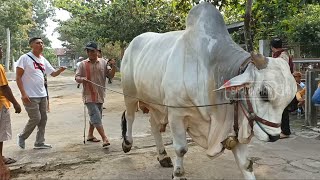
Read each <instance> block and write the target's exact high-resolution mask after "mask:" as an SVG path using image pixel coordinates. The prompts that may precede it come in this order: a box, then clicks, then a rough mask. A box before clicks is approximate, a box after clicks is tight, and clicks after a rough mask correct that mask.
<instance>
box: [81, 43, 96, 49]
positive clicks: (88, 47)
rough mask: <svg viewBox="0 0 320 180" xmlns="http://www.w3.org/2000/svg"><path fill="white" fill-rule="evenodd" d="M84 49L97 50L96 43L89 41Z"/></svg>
mask: <svg viewBox="0 0 320 180" xmlns="http://www.w3.org/2000/svg"><path fill="white" fill-rule="evenodd" d="M84 49H90V50H98V45H97V43H95V42H89V43H88V44H87V45H86V47H85V48H84Z"/></svg>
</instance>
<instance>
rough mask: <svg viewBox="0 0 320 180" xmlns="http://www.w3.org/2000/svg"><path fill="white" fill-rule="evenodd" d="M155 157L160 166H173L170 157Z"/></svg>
mask: <svg viewBox="0 0 320 180" xmlns="http://www.w3.org/2000/svg"><path fill="white" fill-rule="evenodd" d="M157 159H158V161H159V163H160V165H161V166H162V167H173V164H172V161H171V158H170V157H165V158H163V159H162V160H159V158H157Z"/></svg>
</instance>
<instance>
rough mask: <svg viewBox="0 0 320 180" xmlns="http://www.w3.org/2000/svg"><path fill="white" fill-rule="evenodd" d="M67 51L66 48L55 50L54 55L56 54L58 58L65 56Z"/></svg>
mask: <svg viewBox="0 0 320 180" xmlns="http://www.w3.org/2000/svg"><path fill="white" fill-rule="evenodd" d="M66 51H67V49H66V48H54V53H55V54H56V56H65V55H66Z"/></svg>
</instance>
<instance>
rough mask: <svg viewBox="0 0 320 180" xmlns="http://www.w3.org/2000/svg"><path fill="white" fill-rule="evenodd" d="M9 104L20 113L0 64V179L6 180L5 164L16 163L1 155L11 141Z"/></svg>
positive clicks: (0, 53)
mask: <svg viewBox="0 0 320 180" xmlns="http://www.w3.org/2000/svg"><path fill="white" fill-rule="evenodd" d="M2 54H3V52H2V46H1V45H0V59H1V58H2ZM10 102H11V103H12V104H13V107H14V109H15V113H20V112H21V106H20V104H19V103H18V102H17V100H16V99H15V97H14V96H13V94H12V91H11V88H10V86H9V83H8V80H7V77H6V73H5V70H4V68H3V66H2V65H1V64H0V179H1V180H2V179H3V180H7V179H9V178H10V170H9V168H8V167H7V166H6V164H11V163H14V162H16V160H14V159H12V158H5V157H4V156H3V154H2V151H3V142H4V141H7V140H9V139H11V137H12V130H11V118H10V113H9V108H10Z"/></svg>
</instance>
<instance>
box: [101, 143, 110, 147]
mask: <svg viewBox="0 0 320 180" xmlns="http://www.w3.org/2000/svg"><path fill="white" fill-rule="evenodd" d="M108 146H110V143H109V142H106V143H103V144H102V147H108Z"/></svg>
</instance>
